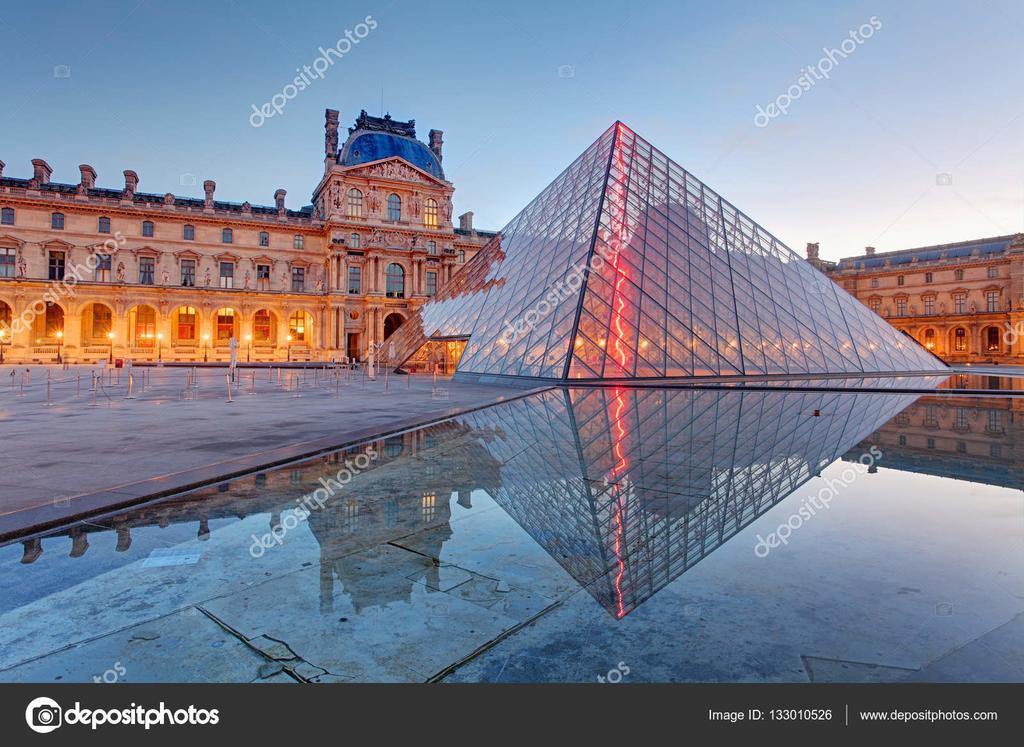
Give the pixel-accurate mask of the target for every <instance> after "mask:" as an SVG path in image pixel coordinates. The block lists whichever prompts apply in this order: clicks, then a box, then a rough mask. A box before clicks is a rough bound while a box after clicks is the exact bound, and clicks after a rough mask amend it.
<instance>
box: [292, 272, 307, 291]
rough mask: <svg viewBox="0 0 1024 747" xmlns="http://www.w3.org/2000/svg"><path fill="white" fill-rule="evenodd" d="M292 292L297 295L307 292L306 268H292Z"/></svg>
mask: <svg viewBox="0 0 1024 747" xmlns="http://www.w3.org/2000/svg"><path fill="white" fill-rule="evenodd" d="M292 290H293V291H295V292H296V293H302V291H304V290H306V268H305V267H293V268H292Z"/></svg>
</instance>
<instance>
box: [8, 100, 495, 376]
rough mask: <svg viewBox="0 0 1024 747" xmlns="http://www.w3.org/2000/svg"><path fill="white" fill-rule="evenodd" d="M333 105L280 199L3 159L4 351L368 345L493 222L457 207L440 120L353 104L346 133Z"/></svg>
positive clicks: (67, 356) (296, 354) (84, 354)
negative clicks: (219, 194)
mask: <svg viewBox="0 0 1024 747" xmlns="http://www.w3.org/2000/svg"><path fill="white" fill-rule="evenodd" d="M338 125H339V115H338V112H337V111H335V110H332V109H328V110H327V111H326V122H325V125H324V129H325V134H324V175H323V178H322V179H321V181H320V183H319V184H317V185H316V187H315V189H314V190H313V193H312V204H310V205H307V206H305V207H302V208H301V209H298V210H293V209H289V208H288V207H286V193H285V190H283V189H279V190H277V191H276V192H275V193H274V196H273V205H270V206H266V205H258V204H252V203H250V202H243V203H234V202H224V201H221V200H218V199H216V195H215V192H216V184H215V182H213V181H205V182H204V183H203V189H204V192H205V197H204V198H191V197H178V196H175V195H174V194H171V193H169V192H168V193H165V194H158V193H153V192H144V191H140V190H139V176H138V175H137V174H136V173H135V172H134V171H130V170H127V171H125V172H124V184H123V186H122V187H120V188H110V187H101V186H99V185H98V181H99V180H98V177H97V173H96V171H95V169H93V168H92V167H91V166H89V165H87V164H82V165H81V166H79V170H80V173H81V178H80V180H79V182H78V183H77V184H63V183H57V182H53V181H51V178H50V177H51V174H52V169H51V167H50V165H49V164H48V163H47V162H46V161H45V160H43V159H41V158H37V159H34V160H33V161H32V175H31V177H30V178H19V177H14V176H8V175H6V174H5V173H4V168H5V164H4V163H3V162H2V161H0V353H2V354H3V360H4V361H5V362H57V361H64V362H72V363H84V362H95V361H99V360H107V359H112V358H128V359H132V360H135V361H141V360H162V361H223V360H227V359H228V358H229V355H230V352H229V351H230V343H231V340H232V338H234V339H235V340H237V354H238V358H239V360H240V361H242V362H245V361H247V360H248V361H285V360H293V361H311V360H319V361H329V360H332V359H334V360H341V359H342V358H344V357H349V358H356V359H364V358H365V357H366V355H367V351H368V349H369V347H370V346H371V345H372V344H373V343H379V342H382V341H383V340H385V339H386V338H387V337H389V336H390V335H391V333H392V332H394V331H395V330H396V329H397V328H398V327H399V326H400V325H401V324H402V323H403V322H404V321H405V319H407V318H408V317H409V316H410V315H411V314H412V313H413V312H414V311H415V310H416V309H417V308H418V307H419V306H420V305H421V304H422V303H423V302H424V301H425V300H426V299H428V298H430V297H431V296H432V295H433V294H434V293H436V292H437V289H438V288H439V287H441V286H443V285H444V284H445V283H446V282H447V281H448V280H449V279H450V278H451V277H452V276H453V275H454V274H455V273H457V272H458V271H459V269H460V268H461V266H462V265H463V264H464V263H465V262H467V261H468V260H469V259H470V258H472V256H473V255H474V254H475V253H476V252H477V251H478V249H479V248H480V247H481V246H482V245H483V244H485V243H486V242H487V240H488V239H490V238H491V237H493V235H494V234H493V233H489V232H484V231H476V230H475V229H474V227H473V214H472V213H465V214H464V215H462V216H460V217H459V219H458V221H459V225H458V227H457V228H456V227H455V226H454V225H453V223H452V193H453V191H454V187H453V185H452V183H451V182H449V181H447V180H446V179H445V175H444V170H443V168H442V166H441V161H442V132H441V131H440V130H431V131H430V133H429V136H428V142H426V143H424V142H422V141H420V140H418V139H417V137H416V129H415V121H409V122H400V121H397V120H393V119H392V118H391V117H390V116H385V117H372V116H369V115H367V114H366V112H365V111H364V112H362V113H360V115H359V117H358V118H357V119H356V121H355V124H354V126H353V127H350V128H348V137H347V139H346V140H345V141H344V142H343V143H341V144H340V147H339V133H338Z"/></svg>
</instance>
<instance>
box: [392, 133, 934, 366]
mask: <svg viewBox="0 0 1024 747" xmlns="http://www.w3.org/2000/svg"><path fill="white" fill-rule="evenodd" d="M430 338H434V339H438V338H462V339H467V340H468V342H467V345H466V349H465V353H464V354H463V356H462V359H461V361H460V362H459V366H458V371H457V373H462V374H478V375H499V376H519V377H531V378H540V379H552V380H605V379H617V380H622V379H661V378H694V377H708V376H714V377H721V376H768V375H836V374H838V375H853V374H863V373H896V372H899V373H920V372H936V371H940V370H945V365H944V364H943V363H942V362H941V361H940V360H939V359H938V358H936V357H935V356H933V355H932V354H931V353H929V352H928V351H926V350H925V349H924V348H923V347H921V346H920V345H918V344H917V343H916V342H915V341H914V340H912V339H910V338H909V337H906V336H905V335H903V334H901V333H899V332H898V331H897V330H895V329H894V328H893V327H891V326H890V325H889V324H887V323H886V322H885V321H884V320H883V319H881V318H880V317H878V316H877V315H876V314H875V313H874V312H872V311H870V310H869V309H868V308H866V307H865V306H863V305H862V304H861V303H860V302H858V301H857V300H856V299H854V298H853V297H852V296H850V295H849V294H847V293H846V292H845V291H844V290H842V289H841V288H839V287H838V286H837V285H836V284H835V283H833V282H832V281H831V280H829V279H828V278H827V277H826V276H825V275H823V274H821V273H820V272H818V271H817V270H816V269H814V268H813V267H812V266H811V265H809V264H808V263H807V262H806V261H804V260H803V259H802V258H801V257H800V256H798V255H797V254H796V253H795V252H793V251H792V250H791V249H789V248H788V247H786V246H785V245H784V244H783V243H782V242H781V241H779V240H778V239H777V238H775V237H774V236H772V235H771V234H769V233H768V232H767V231H765V230H764V229H763V228H761V226H759V225H758V224H756V223H755V222H754V221H753V220H751V219H750V218H748V217H747V216H746V215H744V214H743V213H741V212H740V211H739V210H737V209H736V208H735V207H733V206H732V205H731V204H729V203H728V202H726V201H725V200H723V199H722V197H721V196H720V195H718V194H716V193H715V192H713V191H712V190H711V189H709V188H708V187H707V186H706V185H704V184H703V183H702V182H700V181H699V180H697V179H696V178H694V177H693V176H692V175H691V174H689V173H687V172H686V171H685V170H684V169H683V168H681V167H680V166H678V165H677V164H676V163H674V162H673V161H672V160H670V159H669V158H668V157H667V156H666V155H664V154H663V153H661V152H660V151H658V150H657V149H655V148H654V147H653V146H651V145H650V144H649V143H648V142H646V141H645V140H643V138H641V137H639V136H637V135H636V134H635V133H634V132H633V131H632V130H630V129H629V128H628V127H626V126H625V125H623V124H622V123H621V122H616V123H615V124H614V125H612V127H610V128H609V129H608V130H607V131H606V132H605V133H604V134H603V135H601V137H600V138H598V140H597V141H596V142H595V143H594V144H593V145H591V146H590V147H589V148H588V149H587V150H586V151H585V152H584V153H583V154H582V155H581V156H579V158H577V159H576V160H575V161H574V162H573V163H572V164H571V165H570V166H569V167H568V168H567V169H566V170H565V171H564V172H562V174H561V175H559V176H558V177H557V178H556V179H555V181H554V182H552V183H551V184H550V185H549V186H548V187H547V188H546V189H545V190H544V191H543V192H541V194H540V195H539V196H537V197H536V198H535V199H534V200H533V201H532V202H531V203H530V204H529V205H528V206H527V207H526V209H524V210H523V211H522V212H521V213H519V215H517V216H516V217H515V218H514V219H513V220H512V221H511V222H510V223H509V224H508V226H506V227H505V228H504V229H503V230H502V231H501V232H500V233H499V234H498V235H497V236H496V237H495V238H494V239H493V240H492V241H491V242H490V243H489V244H488V245H487V246H486V247H485V248H484V249H483V250H481V251H480V253H479V254H478V255H477V256H475V257H474V258H473V259H472V260H471V261H470V262H469V263H468V264H467V265H466V266H465V268H463V270H462V271H461V272H460V273H458V275H456V277H455V279H454V280H453V282H452V283H450V284H449V285H448V286H446V287H445V288H444V289H442V291H441V293H440V294H439V295H438V296H437V297H436V298H435V299H433V300H431V301H430V302H428V303H427V304H425V305H424V306H423V307H422V308H421V309H420V311H419V312H418V313H417V315H415V316H414V317H413V318H412V319H410V320H409V322H407V323H406V324H403V325H402V327H401V328H400V329H399V331H398V332H397V333H396V335H395V336H394V337H393V338H392V342H393V343H394V344H395V348H394V354H393V355H392V356H391V360H393V361H396V362H397V361H404V360H406V359H407V358H408V357H409V356H410V355H412V354H413V353H414V352H415V351H416V350H417V349H418V348H419V347H420V346H421V345H422V344H423V343H424V342H426V340H428V339H430Z"/></svg>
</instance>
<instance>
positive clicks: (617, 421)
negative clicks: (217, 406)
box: [21, 388, 1024, 618]
mask: <svg viewBox="0 0 1024 747" xmlns="http://www.w3.org/2000/svg"><path fill="white" fill-rule="evenodd" d="M915 400H916V401H915ZM1021 409H1024V400H1018V399H1013V398H1007V397H998V396H992V397H971V398H967V397H950V396H938V395H936V396H927V397H924V398H921V399H916V397H915V395H909V394H884V393H877V394H868V393H854V392H836V391H831V392H825V391H816V392H797V391H734V390H733V391H729V390H719V391H711V390H688V389H676V390H667V389H654V388H651V389H644V388H638V389H628V388H601V389H569V390H564V389H552V390H548V391H547V392H544V393H542V394H539V395H534V396H531V397H526V398H523V399H519V400H515V401H512V402H507V403H504V404H500V405H497V406H494V407H490V408H487V409H484V410H479V411H477V412H474V413H469V414H465V415H462V416H459V417H456V418H454V419H452V420H449V421H446V422H444V423H441V424H437V425H434V426H430V427H427V428H422V429H419V430H415V431H410V432H408V433H405V434H402V435H400V436H395V437H393V438H390V439H386V440H383V441H379V442H375V443H374V444H373V445H374V447H375V448H376V449H377V450H378V451H379V452H380V457H379V458H378V459H377V460H376V461H375V462H374V463H373V464H372V465H371V466H370V468H368V469H367V470H366V471H365V472H363V473H361V474H359V475H357V476H356V478H355V479H354V480H353V481H352V483H351V484H350V485H349V486H348V488H347V489H346V490H345V491H344V492H342V493H339V494H338V495H337V496H336V497H335V498H333V499H332V500H330V501H329V502H328V503H327V505H326V506H325V508H324V509H322V510H319V511H315V512H313V513H312V514H310V516H309V517H308V531H309V532H311V533H312V535H313V537H314V538H315V539H316V542H317V543H318V546H319V553H320V557H319V558H309V559H308V562H315V561H318V562H319V565H320V569H321V574H320V584H321V593H320V599H321V610H322V611H324V612H327V611H330V610H331V609H332V608H333V607H334V604H335V594H336V593H339V586H338V583H339V582H340V593H344V594H347V595H348V596H349V597H350V599H351V600H352V603H353V605H354V606H355V608H356V609H357V610H359V609H364V608H366V607H368V606H372V605H383V604H386V603H388V602H390V601H395V600H403V599H408V597H409V594H410V593H411V589H412V587H413V585H414V584H415V583H417V582H418V581H419V580H421V579H419V578H404V577H403V578H402V579H401V580H400V581H396V582H395V584H392V585H391V586H390V587H389V586H387V585H381V584H380V583H379V582H377V583H374V584H373V585H372V589H371V588H370V587H369V586H367V585H363V584H361V577H363V576H364V574H365V573H366V570H367V568H366V564H367V562H368V561H367V556H366V553H360V556H359V559H358V560H357V559H356V557H355V556H354V555H353V553H356V552H357V551H360V550H367V549H369V548H374V547H380V546H383V545H384V544H385V543H387V542H389V541H392V540H395V539H396V538H398V537H403V536H407V535H411V534H415V533H420V532H424V533H425V534H424V536H427V535H429V537H430V538H431V539H430V541H431V542H433V543H434V544H433V545H432V546H430V547H424V548H423V551H424V552H426V553H427V554H429V555H432V556H433V557H434V558H439V557H440V556H441V549H442V546H443V544H444V543H445V542H446V541H447V540H448V539H449V538H450V537H451V536H452V528H451V526H450V524H449V519H450V516H451V502H452V501H456V502H457V503H458V504H459V505H461V506H462V507H465V508H470V507H471V506H472V491H474V490H483V491H485V492H486V493H487V494H488V495H489V496H491V497H492V498H493V499H494V500H495V501H496V502H497V503H498V504H499V505H500V507H501V508H502V509H503V510H504V511H505V512H507V513H508V514H509V515H510V516H511V517H512V518H513V519H514V520H515V521H516V522H517V523H518V524H519V525H520V526H521V527H522V528H523V529H524V530H525V531H526V532H527V533H528V534H529V535H530V537H532V539H533V541H535V542H536V543H538V544H539V545H540V546H542V547H543V548H544V550H545V551H546V552H547V553H548V554H549V555H550V556H551V557H552V558H554V560H556V561H557V562H558V563H559V564H560V565H561V566H562V567H563V568H564V569H565V570H566V571H567V572H568V573H569V574H571V576H572V577H573V578H574V579H575V580H576V581H577V582H578V583H579V584H581V585H582V586H584V587H585V588H586V589H587V590H588V592H589V593H590V594H591V595H592V596H593V597H594V598H595V599H596V600H597V601H598V602H599V603H600V604H601V605H602V606H603V607H604V608H605V609H606V610H607V611H608V612H609V613H611V614H612V615H614V616H615V617H618V618H621V617H623V616H625V615H627V614H628V613H629V612H631V611H632V610H634V609H635V608H636V607H637V606H638V605H640V604H641V603H643V602H644V601H645V600H647V599H649V598H650V597H651V596H653V595H654V594H655V593H657V592H658V591H659V590H660V589H661V588H663V587H664V586H665V585H666V584H668V583H669V582H671V581H672V580H673V579H675V578H677V577H679V576H680V575H681V574H683V573H685V572H686V571H687V570H688V569H690V568H692V567H693V566H694V565H695V564H696V563H698V562H699V561H700V560H702V559H703V558H705V557H706V556H707V555H708V554H709V553H711V552H712V551H713V550H715V549H716V548H718V547H720V546H721V545H722V544H723V543H725V542H727V541H728V540H729V539H730V538H731V537H733V536H734V535H735V534H736V533H737V532H739V531H740V530H741V529H743V528H744V527H745V526H747V525H748V524H750V522H751V521H753V520H754V519H755V518H756V517H758V516H760V515H761V514H763V513H764V512H765V511H767V510H768V509H770V508H771V507H772V506H774V505H775V504H777V503H778V502H779V501H781V500H782V499H784V498H785V497H786V496H788V495H790V494H792V493H793V492H794V491H797V489H798V488H799V487H800V486H801V485H802V484H804V483H805V482H806V481H808V480H809V479H811V478H812V477H813V476H815V475H816V474H818V473H819V472H820V471H821V470H822V469H823V468H824V467H825V466H827V465H828V464H830V463H831V462H833V461H834V460H836V459H837V458H840V457H844V458H846V459H849V460H853V459H857V458H859V456H860V455H861V454H863V453H864V452H866V451H867V450H868V449H869V448H870V446H872V445H879V446H880V447H881V448H882V450H883V453H884V454H885V457H884V461H883V462H882V466H883V467H885V468H895V469H901V470H909V471H913V472H924V473H928V474H940V475H943V476H954V477H959V478H962V479H967V480H972V481H976V482H983V483H990V484H996V485H1003V486H1008V487H1015V488H1022V487H1024V470H1022V469H1021V468H1020V467H1019V466H1018V465H1019V464H1020V463H1021V460H1020V459H1019V456H1020V455H1019V453H1018V449H1019V448H1020V447H1019V446H1018V444H1021V443H1024V440H1022V438H1021V436H1022V434H1020V433H1019V431H1020V430H1021V425H1020V422H1021V418H1020V414H1019V411H1020V410H1021ZM816 412H817V413H818V414H817V415H815V413H816ZM362 448H364V447H360V448H359V449H354V450H349V451H342V452H337V453H333V454H330V455H328V456H325V457H322V458H317V459H313V460H309V461H307V462H304V463H302V464H298V465H294V466H288V467H283V468H278V469H275V470H271V471H269V472H266V473H262V474H259V475H255V476H253V477H248V478H242V479H239V480H235V481H232V482H230V483H224V484H222V485H219V486H215V487H211V488H208V489H204V490H200V491H197V492H194V493H192V494H189V495H187V496H183V497H179V498H175V499H170V500H167V501H163V502H160V503H157V504H153V505H152V506H149V507H144V508H139V509H135V510H130V511H125V512H123V513H121V514H118V515H117V516H115V517H113V518H112V519H110V520H109V521H108V523H109V524H111V526H112V527H113V528H112V529H111V528H107V527H100V526H92V525H88V524H83V525H80V526H78V527H75V528H73V529H71V530H69V531H64V532H59V533H56V534H53V535H49V536H48V537H44V538H42V539H38V538H37V539H32V540H26V541H24V542H23V543H22V544H23V552H22V558H21V562H22V563H24V564H34V563H36V562H38V561H39V559H40V557H41V555H44V554H45V552H50V551H51V550H50V548H51V547H53V546H54V545H55V544H58V543H61V542H62V541H63V542H66V541H67V538H68V537H70V540H71V548H70V555H71V556H72V557H75V558H82V557H83V556H85V555H86V554H87V551H88V550H89V536H90V534H93V533H106V534H109V533H111V532H113V533H115V534H116V546H115V550H116V551H119V552H124V551H127V550H128V549H129V548H130V547H131V544H132V532H133V531H136V530H143V529H145V528H147V527H153V526H158V527H168V526H170V525H172V524H177V525H180V524H183V523H194V524H195V525H196V526H197V532H198V537H199V539H200V540H209V539H210V538H211V537H215V536H216V535H211V532H210V523H211V522H212V521H215V520H224V519H229V520H230V519H241V518H244V517H246V516H252V515H254V514H263V515H267V516H268V517H269V518H268V523H267V527H268V529H271V528H275V527H278V526H280V523H281V516H282V513H283V512H285V511H287V510H289V509H291V508H293V507H294V505H295V502H296V500H298V499H299V498H300V497H301V496H303V495H306V494H308V493H309V492H310V491H311V490H312V489H313V487H315V486H317V485H318V484H319V483H318V480H319V479H320V478H321V477H327V476H329V475H331V474H333V473H334V472H336V471H337V469H338V465H339V464H343V463H344V461H345V459H346V458H351V457H352V456H354V455H355V454H357V453H361V452H362ZM426 530H431V531H430V532H426ZM301 531H307V530H305V529H303V530H301ZM61 538H63V540H62V539H61ZM104 544H105V546H110V545H108V544H106V543H104ZM110 544H114V543H110ZM58 546H59V544H58ZM44 551H45V552H44ZM101 552H102V551H101ZM95 553H96V550H93V551H92V552H91V553H89V554H90V555H95ZM106 561H107V558H104V559H103V562H102V563H100V564H99V565H100V566H102V569H103V570H106V569H107V568H108V567H109V565H110V563H109V562H106ZM74 565H75V566H78V562H76V563H75V564H74ZM437 573H438V567H437V565H436V564H434V565H433V566H431V565H430V564H429V563H426V564H425V565H424V569H423V571H422V573H421V576H422V577H423V579H422V580H425V581H427V586H428V588H433V587H437V586H438V584H437V583H431V574H434V575H435V576H436V574H437ZM75 575H76V574H74V573H68V574H67V578H66V579H65V580H57V581H53V582H52V583H56V584H57V585H65V584H73V583H75V581H74V576H75ZM434 580H435V581H436V579H434ZM52 583H51V585H52Z"/></svg>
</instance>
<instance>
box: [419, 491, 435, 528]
mask: <svg viewBox="0 0 1024 747" xmlns="http://www.w3.org/2000/svg"><path fill="white" fill-rule="evenodd" d="M420 505H421V506H422V510H423V521H424V522H430V521H433V520H434V517H435V516H436V515H437V494H436V493H424V494H423V498H422V499H421V501H420Z"/></svg>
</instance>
